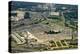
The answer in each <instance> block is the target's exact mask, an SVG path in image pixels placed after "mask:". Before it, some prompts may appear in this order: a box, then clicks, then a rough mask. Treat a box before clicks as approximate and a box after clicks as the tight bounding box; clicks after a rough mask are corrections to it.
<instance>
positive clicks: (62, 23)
mask: <svg viewBox="0 0 80 54" xmlns="http://www.w3.org/2000/svg"><path fill="white" fill-rule="evenodd" d="M14 3H15V2H13V3H12V8H14V7H15V4H14ZM16 3H17V2H16ZM23 3H24V2H23ZM23 3H22V2H20V4H19V3H18V4H19V5H22V4H23ZM30 4H31V3H30ZM32 4H33V5H34V4H35V3H32ZM13 5H14V7H13ZM24 5H25V6H27V5H28V6H29V4H27V3H24ZM63 7H64V8H63ZM72 7H76V8H74V9H73V10H72V9H71V8H72ZM60 8H61V9H60ZM69 8H70V9H69ZM76 9H77V6H76V5H72V6H71V5H70V6H69V5H59V6H58V5H56V4H45V3H39V4H35V6H31V8H26V7H25V8H23V7H20V8H19V6H18V8H16V9H15V10H11V11H10V14H11V16H10V18H9V19H10V20H9V21H10V22H11V25H9V27H10V30H11V31H10V34H9V41H10V44H9V45H10V48H9V50H10V52H12V53H16V52H35V51H53V50H62V49H75V48H78V30H77V29H78V21H77V15H71V14H72V13H74V14H76V12H77V11H76Z"/></svg>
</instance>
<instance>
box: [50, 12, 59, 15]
mask: <svg viewBox="0 0 80 54" xmlns="http://www.w3.org/2000/svg"><path fill="white" fill-rule="evenodd" d="M50 15H51V16H52V15H55V16H59V15H60V13H59V12H50Z"/></svg>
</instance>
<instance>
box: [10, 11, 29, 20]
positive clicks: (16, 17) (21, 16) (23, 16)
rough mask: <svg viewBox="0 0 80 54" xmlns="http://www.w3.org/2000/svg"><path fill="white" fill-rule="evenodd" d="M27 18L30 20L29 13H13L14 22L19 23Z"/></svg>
mask: <svg viewBox="0 0 80 54" xmlns="http://www.w3.org/2000/svg"><path fill="white" fill-rule="evenodd" d="M26 18H29V12H27V11H21V10H16V11H11V20H12V21H19V20H21V19H26Z"/></svg>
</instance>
